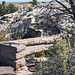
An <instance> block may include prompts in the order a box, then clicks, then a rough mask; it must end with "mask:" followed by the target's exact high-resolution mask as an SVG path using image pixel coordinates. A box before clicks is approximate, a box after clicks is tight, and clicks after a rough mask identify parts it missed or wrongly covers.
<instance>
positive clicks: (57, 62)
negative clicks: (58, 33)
mask: <svg viewBox="0 0 75 75" xmlns="http://www.w3.org/2000/svg"><path fill="white" fill-rule="evenodd" d="M69 28H70V29H69ZM65 31H67V36H66V37H62V39H61V40H60V41H56V43H55V44H54V45H53V46H52V47H50V48H49V52H48V53H50V55H49V57H48V58H49V59H48V60H47V61H41V62H40V63H39V64H36V66H35V68H36V73H37V75H74V74H75V39H74V38H75V32H74V31H75V26H68V28H67V29H65ZM69 35H70V36H69Z"/></svg>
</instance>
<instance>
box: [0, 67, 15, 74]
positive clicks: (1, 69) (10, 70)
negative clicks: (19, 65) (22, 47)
mask: <svg viewBox="0 0 75 75" xmlns="http://www.w3.org/2000/svg"><path fill="white" fill-rule="evenodd" d="M0 75H16V74H15V72H14V68H13V67H10V66H0Z"/></svg>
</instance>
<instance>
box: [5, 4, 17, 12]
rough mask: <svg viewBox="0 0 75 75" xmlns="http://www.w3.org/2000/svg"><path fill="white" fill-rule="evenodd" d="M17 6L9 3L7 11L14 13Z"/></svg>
mask: <svg viewBox="0 0 75 75" xmlns="http://www.w3.org/2000/svg"><path fill="white" fill-rule="evenodd" d="M17 10H18V8H17V7H15V6H14V5H13V4H11V3H9V5H8V6H7V8H6V11H7V13H14V12H15V11H17Z"/></svg>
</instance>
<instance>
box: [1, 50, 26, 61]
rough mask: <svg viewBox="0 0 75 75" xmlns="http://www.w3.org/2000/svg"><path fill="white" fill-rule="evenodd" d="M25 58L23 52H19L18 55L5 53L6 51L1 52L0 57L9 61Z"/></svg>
mask: <svg viewBox="0 0 75 75" xmlns="http://www.w3.org/2000/svg"><path fill="white" fill-rule="evenodd" d="M24 56H25V50H23V51H21V52H19V53H13V52H7V51H6V50H5V51H1V55H0V57H4V58H5V59H7V60H8V59H10V60H13V61H15V60H17V59H20V58H22V57H24Z"/></svg>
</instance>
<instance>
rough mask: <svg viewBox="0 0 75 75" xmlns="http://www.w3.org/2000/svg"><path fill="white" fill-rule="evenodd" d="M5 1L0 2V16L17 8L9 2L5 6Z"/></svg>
mask: <svg viewBox="0 0 75 75" xmlns="http://www.w3.org/2000/svg"><path fill="white" fill-rule="evenodd" d="M5 3H6V2H5V1H3V2H2V4H0V16H2V15H4V14H9V13H14V12H15V11H17V10H18V8H17V7H15V6H14V4H10V3H9V5H7V6H6V5H5Z"/></svg>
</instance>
